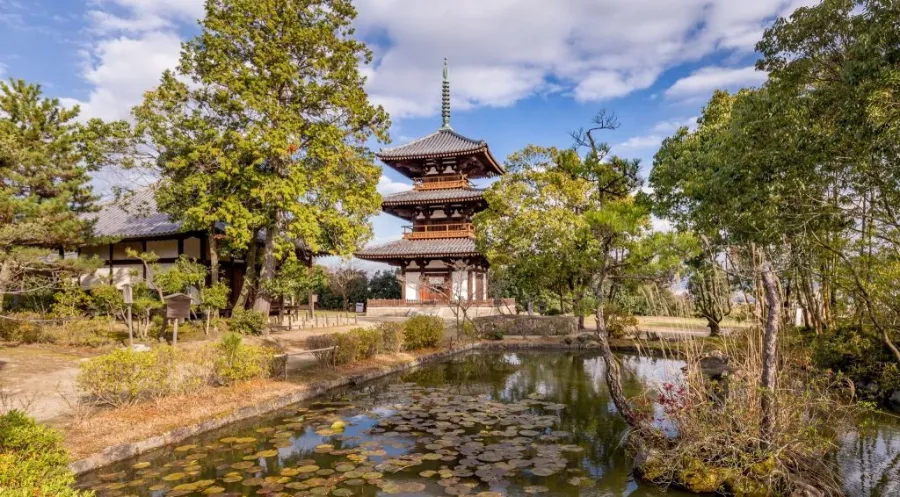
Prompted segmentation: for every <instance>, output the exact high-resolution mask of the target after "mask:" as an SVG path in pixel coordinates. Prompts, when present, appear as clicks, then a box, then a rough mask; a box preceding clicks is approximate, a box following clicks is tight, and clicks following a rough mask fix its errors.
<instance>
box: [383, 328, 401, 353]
mask: <svg viewBox="0 0 900 497" xmlns="http://www.w3.org/2000/svg"><path fill="white" fill-rule="evenodd" d="M378 331H380V332H381V341H382V344H383V346H384V351H385V352H390V353H392V354H396V353H397V352H400V351H401V350H403V324H402V323H393V322H387V323H381V324H379V325H378Z"/></svg>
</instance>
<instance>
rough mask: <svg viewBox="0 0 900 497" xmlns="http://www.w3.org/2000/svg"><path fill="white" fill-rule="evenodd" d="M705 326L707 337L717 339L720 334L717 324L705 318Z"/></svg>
mask: <svg viewBox="0 0 900 497" xmlns="http://www.w3.org/2000/svg"><path fill="white" fill-rule="evenodd" d="M706 322H707V326H709V336H711V337H717V336H719V335H720V334H721V328H720V327H719V322H718V321H716V320H714V319H713V318H710V317H707V318H706Z"/></svg>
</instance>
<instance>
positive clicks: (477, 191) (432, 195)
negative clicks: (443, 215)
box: [382, 188, 484, 206]
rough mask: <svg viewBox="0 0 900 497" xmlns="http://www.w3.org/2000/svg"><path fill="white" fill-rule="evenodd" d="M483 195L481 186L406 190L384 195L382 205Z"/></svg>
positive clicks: (471, 197) (474, 197)
mask: <svg viewBox="0 0 900 497" xmlns="http://www.w3.org/2000/svg"><path fill="white" fill-rule="evenodd" d="M483 197H484V189H482V188H450V189H446V190H422V191H419V190H407V191H405V192H399V193H394V194H391V195H387V196H385V197H384V201H383V202H382V204H383V205H388V206H390V205H409V204H421V203H425V202H436V201H438V202H445V201H452V200H477V199H480V198H483Z"/></svg>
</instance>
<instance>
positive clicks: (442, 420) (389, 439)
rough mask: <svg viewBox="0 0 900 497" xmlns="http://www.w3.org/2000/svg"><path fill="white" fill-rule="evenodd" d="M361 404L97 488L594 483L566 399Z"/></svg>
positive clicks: (540, 488)
mask: <svg viewBox="0 0 900 497" xmlns="http://www.w3.org/2000/svg"><path fill="white" fill-rule="evenodd" d="M354 400H359V401H360V402H357V404H356V405H354V404H351V403H349V402H320V403H315V404H311V405H310V406H309V407H305V408H300V409H296V410H295V411H293V412H291V413H290V415H288V416H287V417H282V418H280V419H279V420H278V422H277V424H274V425H266V426H260V427H254V428H250V429H247V430H244V431H241V432H240V434H238V435H234V436H226V437H222V438H218V439H216V440H210V441H207V442H200V441H198V442H193V443H190V444H186V445H182V446H179V447H175V448H173V449H170V450H168V451H166V454H165V456H164V457H162V456H160V457H157V458H156V459H155V460H154V459H148V460H141V461H132V462H131V463H130V464H129V465H127V466H123V467H124V469H121V468H119V469H120V470H119V471H115V472H112V471H110V472H106V473H103V474H99V475H96V477H95V478H94V479H93V482H92V484H90V485H88V487H89V488H91V489H92V490H95V491H96V492H97V495H98V497H126V496H140V497H145V496H147V497H150V496H152V497H163V496H165V497H178V496H196V497H201V496H213V497H238V496H256V495H263V496H272V497H286V496H291V497H300V496H328V495H331V496H335V497H341V496H353V495H376V494H378V495H383V494H387V495H474V496H478V497H496V496H501V495H505V489H506V488H507V487H508V486H510V485H511V484H512V483H513V482H515V483H517V484H520V485H521V486H522V489H523V491H524V492H525V493H526V494H541V493H548V492H550V489H551V488H555V487H554V485H566V486H568V487H569V488H572V487H586V486H590V485H592V484H593V481H592V480H591V479H590V478H588V477H586V476H585V475H583V474H582V472H581V471H580V470H579V469H578V468H577V467H570V466H574V465H573V464H572V463H573V462H577V461H578V455H579V453H580V452H581V451H582V450H583V449H582V448H581V447H580V446H578V445H574V444H571V443H567V442H568V441H569V440H570V439H571V435H570V434H569V433H567V432H565V431H560V430H557V429H555V428H556V427H557V425H558V424H559V422H560V411H561V410H562V409H564V407H565V406H564V405H562V404H556V403H553V402H548V401H545V400H542V399H541V398H539V397H537V396H533V397H532V398H527V399H523V400H521V401H518V402H511V403H504V402H498V401H492V400H488V399H487V398H484V397H482V396H477V395H464V394H460V393H455V392H453V391H451V390H450V389H447V388H424V387H419V386H416V385H414V384H395V385H391V386H390V387H388V388H387V390H386V391H383V392H381V393H380V394H378V395H375V396H370V395H365V394H361V395H360V396H359V398H356V399H354ZM361 425H362V426H366V427H368V429H363V428H362V426H361ZM551 479H552V480H553V484H552V485H550V484H549V483H548V482H549V481H550V480H551ZM545 484H546V485H545Z"/></svg>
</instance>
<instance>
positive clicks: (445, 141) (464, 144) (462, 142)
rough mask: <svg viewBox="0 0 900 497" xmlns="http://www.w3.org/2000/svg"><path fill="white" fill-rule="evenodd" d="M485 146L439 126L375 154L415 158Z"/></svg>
mask: <svg viewBox="0 0 900 497" xmlns="http://www.w3.org/2000/svg"><path fill="white" fill-rule="evenodd" d="M486 148H487V142H485V141H484V140H473V139H471V138H467V137H465V136H463V135H461V134H459V133H457V132H456V131H453V130H452V129H447V128H441V129H439V130H437V131H435V132H434V133H431V134H430V135H428V136H424V137H422V138H419V139H418V140H414V141H411V142H409V143H407V144H406V145H401V146H399V147H394V148H384V149H381V151H380V152H379V153H378V154H377V155H378V158H379V159H381V160H398V159H416V158H421V157H426V156H432V155H444V154H465V153H471V152H477V151H479V150H481V149H486Z"/></svg>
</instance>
